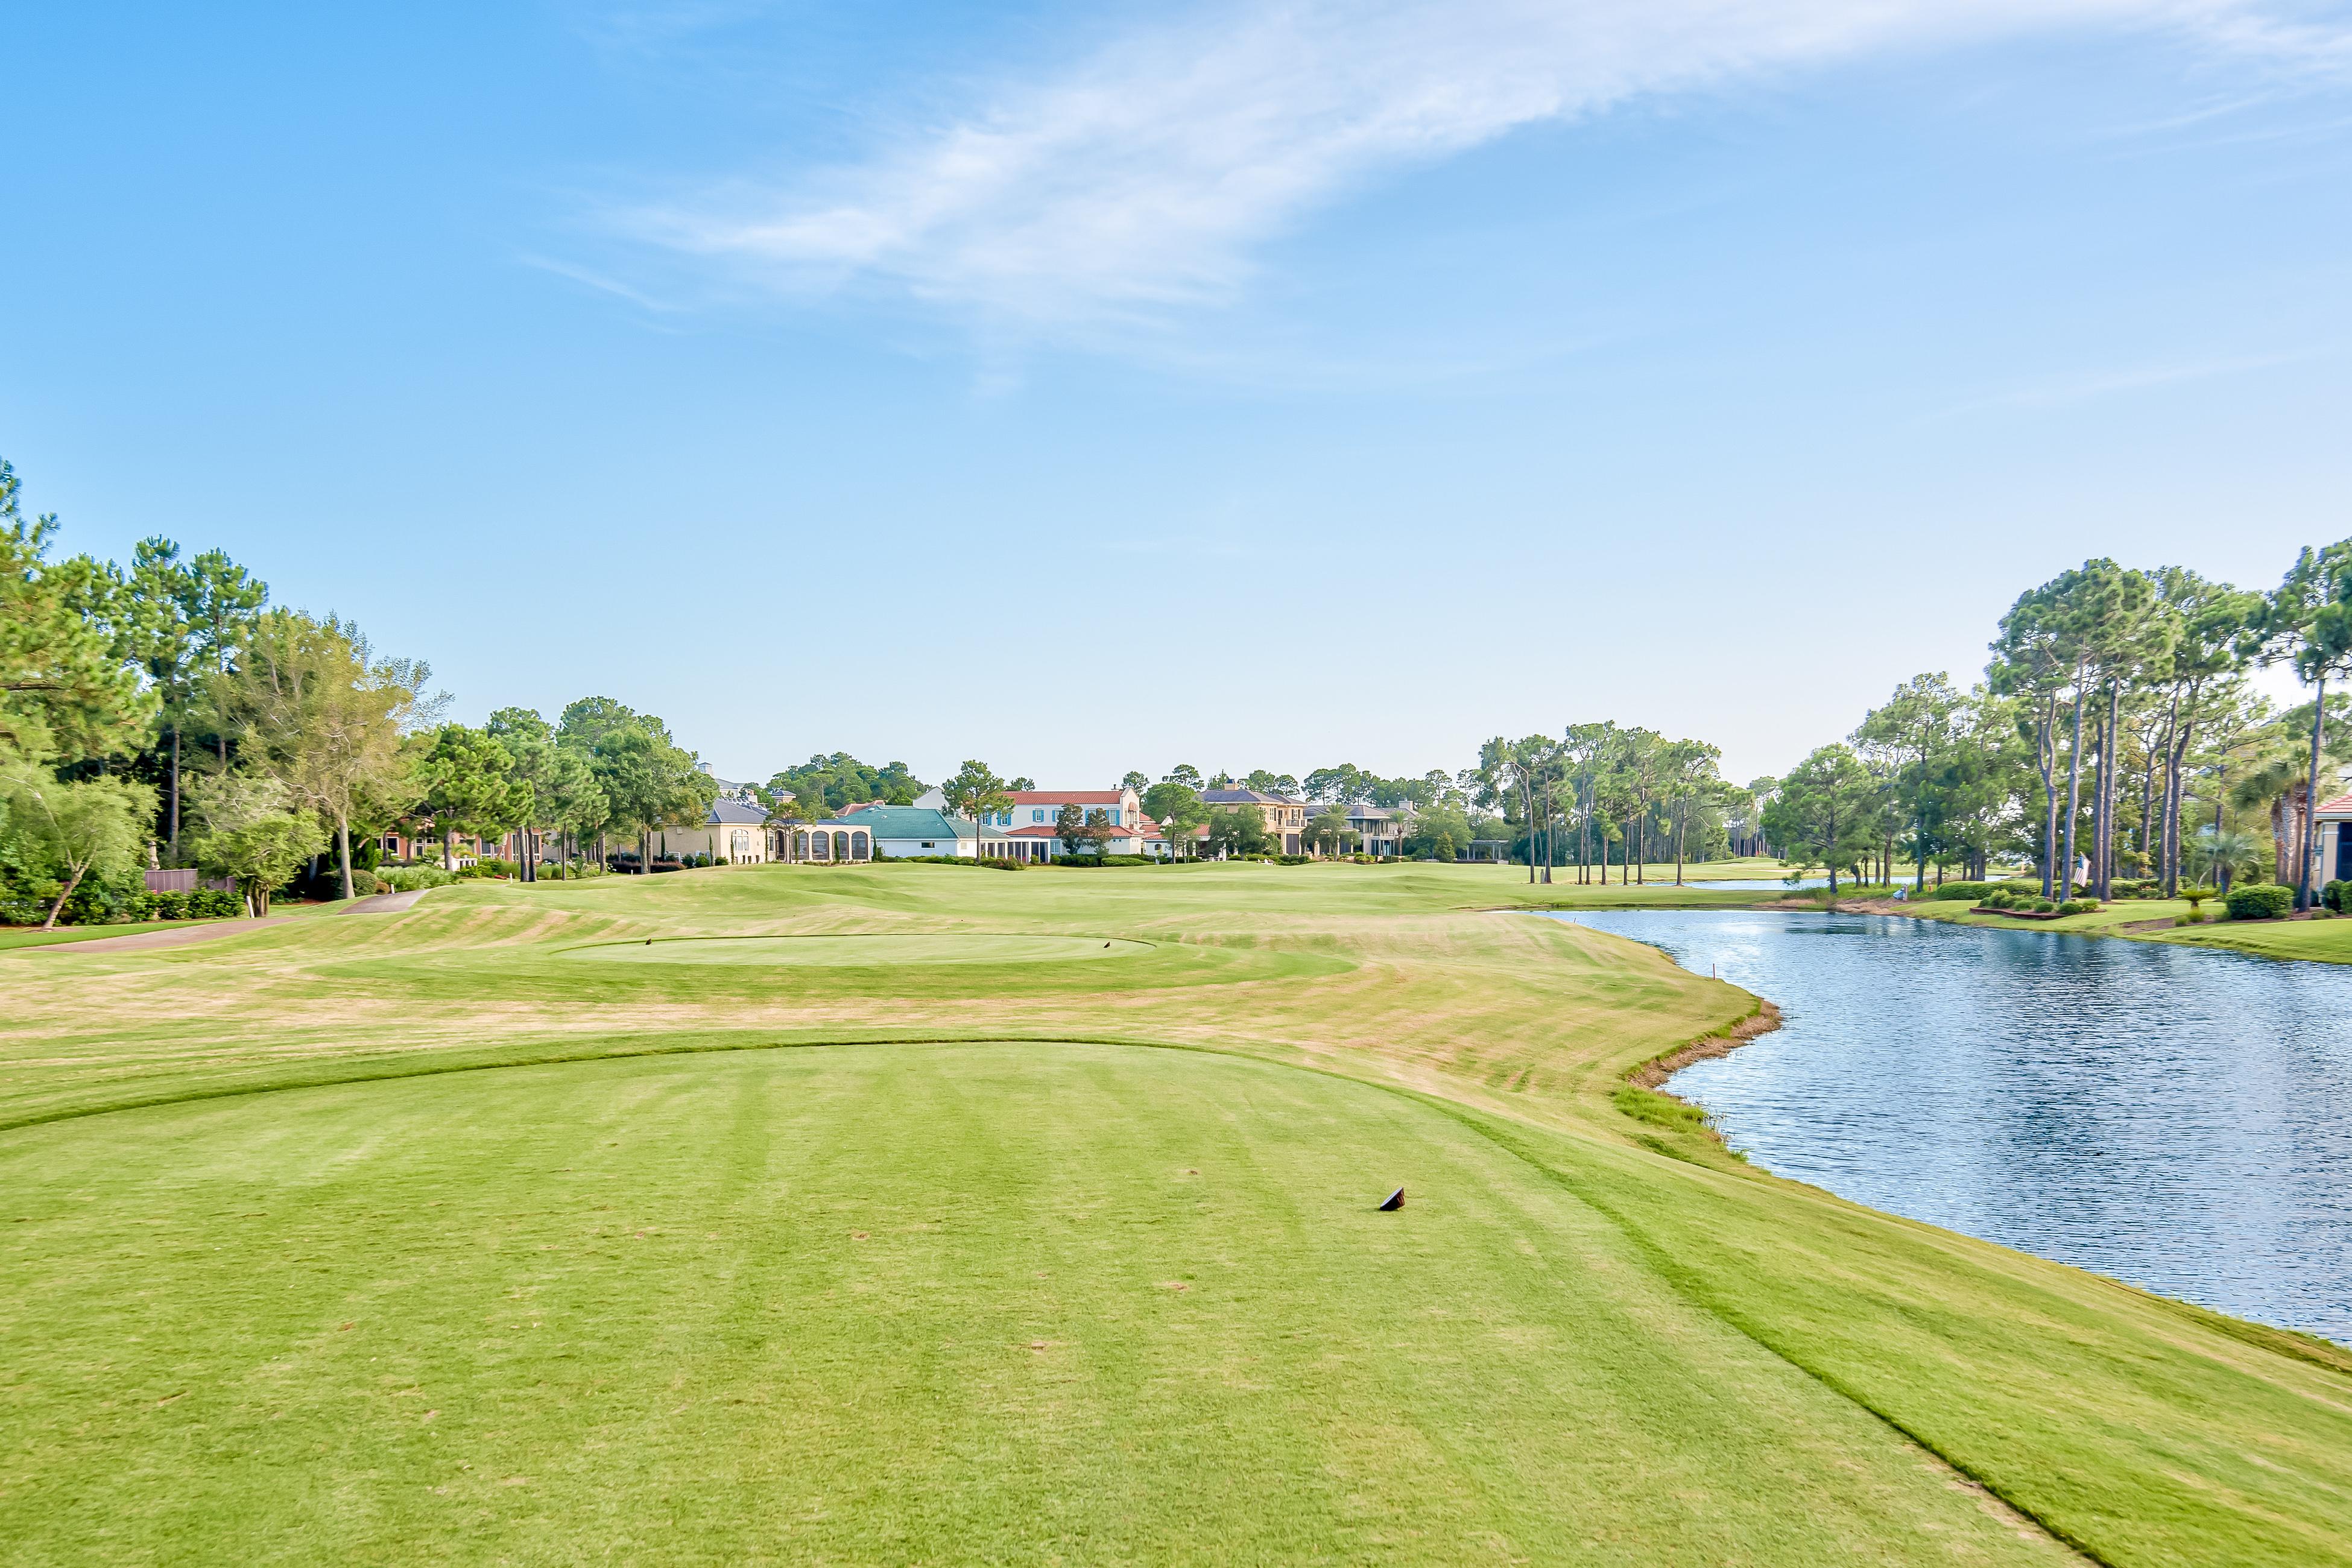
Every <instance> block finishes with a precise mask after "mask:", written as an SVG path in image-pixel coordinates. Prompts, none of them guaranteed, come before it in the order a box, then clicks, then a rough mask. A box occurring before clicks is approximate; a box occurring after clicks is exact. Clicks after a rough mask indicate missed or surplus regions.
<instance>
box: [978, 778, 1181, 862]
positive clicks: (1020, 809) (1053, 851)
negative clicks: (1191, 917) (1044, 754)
mask: <svg viewBox="0 0 2352 1568" xmlns="http://www.w3.org/2000/svg"><path fill="white" fill-rule="evenodd" d="M1005 793H1006V795H1008V796H1009V797H1010V798H1011V800H1012V802H1013V804H1012V805H1010V806H1008V807H1007V808H1005V809H1004V810H1003V811H998V812H992V813H991V814H990V815H989V816H988V817H987V818H986V824H987V826H990V827H991V828H992V829H999V830H1002V831H1003V833H1004V834H1005V836H1006V837H1008V838H1010V839H1011V840H1012V841H1013V845H1014V849H1013V858H1014V859H1016V860H1052V859H1057V858H1060V857H1061V855H1062V854H1063V853H1064V851H1063V848H1062V838H1061V828H1060V827H1059V826H1057V825H1058V824H1059V823H1060V821H1061V816H1062V808H1063V807H1064V806H1066V805H1074V806H1076V807H1077V808H1078V810H1079V811H1080V812H1082V813H1083V814H1085V815H1086V816H1088V817H1092V816H1094V815H1095V814H1096V813H1097V812H1099V813H1101V814H1102V816H1103V818H1104V820H1105V821H1106V823H1108V826H1109V827H1110V829H1111V831H1110V834H1109V836H1108V837H1107V838H1105V839H1104V841H1103V853H1104V854H1106V855H1147V854H1151V853H1154V851H1153V849H1152V848H1151V847H1150V841H1151V840H1152V839H1153V838H1155V837H1158V835H1159V832H1160V825H1159V824H1158V823H1156V822H1154V821H1152V820H1151V818H1150V816H1146V815H1145V814H1144V810H1143V802H1142V800H1141V799H1140V798H1139V796H1138V795H1136V793H1135V791H1134V790H1132V789H1129V788H1127V787H1125V786H1123V785H1122V786H1121V787H1120V788H1118V789H1016V790H1008V791H1006V792H1005Z"/></svg>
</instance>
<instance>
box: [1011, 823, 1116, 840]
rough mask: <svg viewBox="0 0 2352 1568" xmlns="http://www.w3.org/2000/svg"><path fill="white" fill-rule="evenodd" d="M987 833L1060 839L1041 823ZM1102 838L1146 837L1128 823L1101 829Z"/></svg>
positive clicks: (1053, 828) (1057, 831) (1055, 831)
mask: <svg viewBox="0 0 2352 1568" xmlns="http://www.w3.org/2000/svg"><path fill="white" fill-rule="evenodd" d="M989 832H990V835H991V836H992V837H997V838H1058V837H1061V833H1062V830H1061V829H1060V828H1058V827H1056V826H1054V825H1053V824H1052V823H1050V822H1047V823H1041V824H1039V825H1038V826H1034V827H1001V828H991V829H990V830H989ZM1103 837H1106V838H1137V837H1148V836H1147V835H1146V834H1145V833H1144V831H1143V829H1142V828H1141V827H1140V826H1137V825H1136V824H1134V823H1129V824H1128V825H1127V826H1123V827H1118V826H1111V827H1105V828H1104V829H1103Z"/></svg>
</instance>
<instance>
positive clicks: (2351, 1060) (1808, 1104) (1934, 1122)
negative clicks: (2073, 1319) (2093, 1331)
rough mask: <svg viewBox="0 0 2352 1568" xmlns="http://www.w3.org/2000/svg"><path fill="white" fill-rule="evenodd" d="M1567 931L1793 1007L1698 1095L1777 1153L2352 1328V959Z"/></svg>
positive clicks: (2141, 946)
mask: <svg viewBox="0 0 2352 1568" xmlns="http://www.w3.org/2000/svg"><path fill="white" fill-rule="evenodd" d="M1554 918H1558V919H1563V920H1567V921H1572V922H1574V923H1577V924H1580V925H1589V926H1593V927H1596V928H1598V929H1600V930H1602V931H1614V932H1616V933H1618V934H1619V935H1622V936H1628V937H1632V938H1633V939H1634V940H1636V941H1639V942H1652V943H1654V944H1656V945H1657V946H1659V947H1661V948H1664V950H1665V951H1666V952H1669V953H1671V954H1673V956H1674V957H1675V960H1676V961H1677V962H1679V963H1682V964H1683V965H1684V966H1685V967H1686V968H1689V969H1693V970H1696V971H1697V972H1699V973H1707V972H1708V971H1709V969H1710V968H1712V969H1713V970H1714V971H1715V972H1716V973H1720V974H1721V975H1722V976H1723V978H1724V979H1726V980H1728V981H1730V982H1732V983H1733V984H1737V985H1740V986H1743V987H1745V988H1746V989H1748V990H1749V991H1752V992H1754V993H1756V994H1758V995H1759V996H1765V997H1769V998H1770V999H1771V1000H1772V1001H1773V1002H1775V1003H1777V1004H1778V1005H1780V1010H1781V1013H1782V1016H1783V1017H1784V1019H1785V1021H1786V1022H1785V1026H1784V1027H1782V1028H1781V1029H1780V1030H1778V1031H1776V1032H1774V1033H1772V1034H1769V1035H1766V1036H1764V1037H1762V1038H1760V1039H1759V1040H1757V1041H1756V1042H1755V1043H1753V1044H1751V1045H1748V1046H1745V1047H1741V1048H1740V1049H1738V1050H1737V1051H1734V1052H1732V1053H1731V1055H1729V1056H1727V1057H1724V1058H1718V1059H1717V1060H1713V1061H1704V1062H1699V1063H1696V1064H1695V1065H1693V1066H1692V1067H1689V1068H1685V1069H1684V1070H1683V1071H1682V1072H1680V1073H1678V1074H1676V1075H1675V1079H1674V1080H1673V1082H1672V1085H1671V1087H1672V1089H1673V1090H1674V1092H1675V1093H1676V1094H1679V1095H1681V1096H1682V1097H1683V1098H1685V1099H1686V1100H1695V1101H1696V1102H1698V1103H1699V1104H1702V1105H1704V1106H1705V1107H1706V1109H1707V1110H1708V1111H1709V1112H1710V1113H1712V1114H1713V1115H1714V1117H1715V1119H1716V1121H1717V1125H1718V1126H1719V1127H1720V1129H1721V1131H1722V1132H1723V1134H1724V1136H1725V1138H1726V1139H1727V1141H1728V1142H1730V1143H1731V1145H1732V1146H1733V1147H1734V1148H1737V1149H1739V1150H1741V1151H1742V1152H1745V1153H1747V1154H1748V1157H1749V1158H1750V1159H1752V1160H1754V1161H1756V1162H1757V1163H1759V1164H1762V1165H1764V1166H1767V1167H1769V1169H1771V1170H1773V1171H1775V1172H1778V1173H1780V1174H1781V1175H1784V1176H1790V1177H1793V1178H1795V1179H1796V1180H1798V1181H1802V1182H1811V1183H1812V1184H1815V1185H1817V1186H1822V1187H1827V1188H1828V1189H1830V1190H1831V1191H1832V1192H1834V1193H1837V1194H1841V1195H1843V1196H1845V1197H1848V1198H1852V1199H1853V1200H1855V1201H1856V1202H1858V1203H1864V1204H1868V1205H1871V1206H1872V1207H1874V1208H1880V1209H1886V1210H1889V1211H1892V1212H1894V1213H1896V1214H1903V1215H1911V1216H1912V1217H1914V1218H1916V1219H1922V1220H1926V1221H1928V1222H1929V1223H1931V1224H1934V1225H1939V1226H1947V1227H1948V1228H1950V1229H1953V1230H1958V1231H1965V1232H1967V1233H1968V1234H1969V1235H1971V1236H1978V1237H1984V1238H1985V1239H1987V1240H1989V1241H1997V1242H2000V1243H2001V1244H2003V1245H2004V1246H2009V1247H2018V1248H2020V1249H2021V1250H2024V1251H2028V1252H2034V1253H2039V1254H2041V1255H2042V1257H2044V1258H2056V1259H2058V1260H2059V1261H2061V1262H2064V1263H2071V1264H2074V1265H2077V1266H2078V1267H2081V1268H2090V1269H2095V1270H2096V1271H2098V1272H2099V1273H2102V1274H2106V1275H2111V1276H2113V1277H2115V1278H2116V1279H2124V1280H2127V1281H2129V1282H2130V1283H2132V1284H2134V1285H2137V1286H2140V1287H2143V1288H2144V1289H2150V1290H2155V1291H2158V1292H2161V1293H2162V1294H2164V1295H2168V1296H2175V1297H2179V1298H2181V1299H2183V1300H2191V1301H2196V1302H2199V1303H2200V1304H2202V1305H2205V1306H2209V1307H2214V1308H2218V1309H2220V1310H2223V1311H2226V1312H2231V1313H2235V1314H2237V1315H2239V1316H2241V1317H2247V1318H2253V1319H2257V1320H2260V1321H2264V1322H2269V1323H2276V1324H2280V1325H2283V1326H2284V1327H2288V1328H2295V1329H2302V1330H2305V1331H2309V1332H2313V1333H2318V1334H2325V1335H2327V1336H2328V1337H2330V1338H2333V1339H2336V1340H2342V1341H2346V1342H2352V966H2337V965H2332V964H2321V963H2281V962H2278V961H2276V960H2272V959H2262V958H2253V957H2249V956H2245V955H2243V954H2238V953H2229V952H2212V951H2208V950H2199V949H2192V948H2183V947H2170V946H2165V945H2161V944H2158V943H2152V942H2126V941H2122V940H2119V939H2118V940H2105V941H2098V940H2088V939H2084V938H2082V937H2073V936H2061V935H2058V934H2056V933H2053V932H2049V931H1997V930H1985V929H1980V928H1977V927H1969V926H1950V925H1939V924H1933V923H1930V922H1927V921H1916V920H1906V919H1903V918H1901V917H1899V916H1898V917H1889V916H1874V915H1832V914H1812V913H1763V912H1749V911H1741V910H1610V911H1601V912H1578V913H1573V914H1563V915H1559V916H1556V917H1554Z"/></svg>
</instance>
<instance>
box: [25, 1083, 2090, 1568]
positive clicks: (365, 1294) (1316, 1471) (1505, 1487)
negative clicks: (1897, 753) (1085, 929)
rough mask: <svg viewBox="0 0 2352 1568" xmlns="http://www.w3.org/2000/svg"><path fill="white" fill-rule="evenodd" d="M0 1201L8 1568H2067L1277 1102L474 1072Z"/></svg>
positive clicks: (1625, 1259)
mask: <svg viewBox="0 0 2352 1568" xmlns="http://www.w3.org/2000/svg"><path fill="white" fill-rule="evenodd" d="M1400 1183H1401V1184H1403V1185H1404V1186H1405V1188H1406V1189H1407V1192H1408V1194H1409V1198H1408V1203H1407V1206H1406V1207H1405V1208H1404V1209H1403V1210H1402V1212H1401V1213H1396V1214H1381V1213H1377V1212H1375V1208H1374V1205H1376V1204H1377V1203H1378V1202H1379V1201H1380V1199H1381V1196H1383V1195H1384V1194H1386V1193H1387V1192H1388V1191H1389V1190H1390V1189H1391V1187H1393V1186H1396V1185H1397V1184H1400ZM0 1192H5V1193H6V1194H8V1197H7V1205H8V1206H7V1208H6V1209H5V1211H0V1212H5V1214H6V1215H7V1218H8V1219H9V1221H11V1222H21V1223H10V1224H9V1225H7V1226H6V1227H5V1228H6V1231H7V1233H8V1234H7V1235H6V1237H5V1241H6V1244H7V1250H6V1252H5V1263H0V1287H5V1288H0V1346H5V1348H6V1354H7V1365H6V1373H7V1375H6V1376H5V1378H0V1410H5V1415H6V1421H5V1426H6V1428H7V1430H8V1432H9V1434H10V1436H9V1440H8V1441H7V1443H6V1444H5V1445H0V1540H5V1541H6V1542H9V1546H8V1548H7V1551H6V1552H5V1553H0V1555H7V1556H9V1557H11V1558H15V1559H20V1560H22V1561H26V1562H89V1561H96V1560H120V1559H135V1560H142V1561H144V1560H152V1559H155V1558H160V1557H174V1558H186V1559H191V1560H206V1561H215V1562H257V1561H269V1560H276V1559H299V1560H302V1561H310V1562H317V1561H322V1560H328V1561H331V1560H339V1559H351V1560H358V1561H410V1562H416V1561H431V1560H444V1559H450V1558H463V1559H467V1560H477V1561H491V1560H499V1561H508V1560H512V1561H525V1562H548V1561H575V1560H576V1561H587V1560H604V1559H608V1558H610V1559H615V1560H629V1559H636V1560H646V1559H661V1558H669V1557H678V1558H688V1559H692V1560H696V1561H703V1562H753V1561H790V1562H862V1563H863V1562H941V1563H944V1562H966V1563H969V1562H1015V1561H1018V1562H1032V1561H1085V1562H1174V1561H1191V1562H1228V1563H1252V1562H1255V1563H1265V1562H1289V1561H1301V1560H1314V1561H1330V1562H1365V1561H1380V1562H1386V1563H1422V1562H1431V1563H1461V1562H1468V1561H1481V1562H1483V1561H1487V1560H1489V1559H1492V1560H1494V1561H1497V1562H1509V1561H1513V1560H1519V1561H1527V1560H1533V1561H1537V1562H1542V1563H1622V1564H1633V1563H1644V1564H1646V1563H1666V1562H1675V1563H1724V1562H1739V1563H1806V1564H1815V1563H1875V1564H1893V1563H1950V1562H1961V1563H2004V1562H2019V1563H2054V1562H2057V1561H2060V1560H2061V1559H2062V1557H2063V1553H2061V1552H2059V1551H2057V1550H2056V1549H2055V1548H2054V1547H2053V1546H2052V1545H2051V1543H2050V1542H2047V1541H2046V1540H2040V1539H2037V1538H2033V1537H2031V1536H2021V1535H2020V1534H2019V1532H2017V1531H2014V1530H2012V1529H2010V1528H2008V1527H2005V1526H2004V1525H2003V1524H2002V1523H2001V1522H2000V1521H1999V1520H1997V1519H1995V1518H1993V1517H1992V1516H1990V1514H1988V1513H1987V1512H1986V1511H1985V1510H1983V1509H1981V1508H1980V1507H1979V1503H1978V1500H1977V1499H1976V1498H1975V1497H1973V1496H1972V1495H1970V1494H1969V1493H1967V1492H1965V1491H1963V1490H1961V1489H1958V1488H1956V1487H1954V1486H1953V1485H1952V1484H1951V1483H1950V1481H1949V1479H1948V1478H1947V1477H1946V1476H1945V1475H1944V1474H1942V1473H1940V1472H1939V1471H1938V1470H1937V1468H1935V1467H1934V1466H1932V1465H1929V1464H1927V1463H1924V1462H1923V1460H1922V1457H1921V1456H1920V1454H1919V1453H1918V1451H1917V1450H1916V1449H1915V1448H1913V1447H1910V1446H1909V1445H1907V1444H1906V1443H1905V1442H1904V1441H1903V1440H1902V1439H1901V1438H1900V1437H1899V1436H1897V1435H1895V1433H1894V1432H1893V1431H1891V1430H1890V1429H1888V1428H1887V1427H1885V1426H1884V1425H1882V1424H1881V1423H1879V1422H1878V1421H1877V1420H1876V1419H1875V1418H1874V1417H1873V1416H1871V1415H1868V1414H1867V1413H1866V1412H1864V1411H1863V1410H1862V1409H1860V1408H1859V1407H1858V1406H1856V1405H1853V1404H1852V1403H1851V1402H1850V1401H1847V1400H1845V1399H1843V1398H1841V1397H1839V1396H1838V1395H1837V1394H1833V1393H1832V1392H1831V1391H1830V1390H1828V1389H1827V1388H1825V1387H1823V1386H1822V1384H1820V1383H1818V1382H1817V1381H1815V1380H1814V1379H1812V1378H1810V1377H1808V1376H1806V1375H1805V1374H1804V1373H1801V1372H1799V1371H1798V1370H1796V1369H1795V1368H1794V1367H1791V1366H1790V1365H1789V1364H1787V1363H1785V1362H1783V1361H1781V1360H1780V1359H1779V1358H1778V1357H1776V1356H1774V1355H1772V1354H1771V1353H1769V1352H1767V1351H1765V1350H1763V1349H1761V1348H1760V1347H1759V1346H1758V1345H1756V1344H1755V1343H1754V1342H1751V1341H1749V1340H1748V1339H1747V1338H1746V1337H1744V1336H1742V1335H1741V1334H1739V1333H1738V1332H1736V1331H1733V1330H1731V1329H1730V1328H1728V1327H1727V1326H1726V1325H1725V1324H1724V1323H1723V1322H1722V1321H1720V1320H1719V1319H1717V1318H1716V1317H1714V1316H1713V1315H1711V1314H1707V1313H1703V1312H1699V1311H1696V1310H1693V1309H1692V1308H1691V1307H1689V1306H1688V1305H1687V1304H1686V1303H1685V1301H1684V1300H1682V1299H1681V1298H1680V1297H1678V1296H1677V1295H1676V1294H1675V1291H1674V1290H1673V1289H1670V1288H1669V1287H1667V1286H1666V1285H1665V1284H1664V1282H1663V1281H1661V1280H1660V1279H1658V1278H1657V1277H1656V1276H1655V1275H1654V1273H1653V1272H1651V1271H1650V1270H1648V1269H1646V1268H1643V1267H1641V1266H1640V1263H1639V1259H1638V1257H1637V1255H1636V1252H1635V1250H1634V1248H1633V1245H1632V1244H1631V1243H1629V1241H1628V1240H1627V1238H1626V1237H1625V1236H1624V1234H1623V1233H1622V1231H1621V1230H1620V1229H1619V1228H1618V1227H1617V1226H1614V1225H1612V1223H1610V1222H1609V1221H1608V1220H1607V1219H1606V1218H1605V1217H1603V1216H1602V1215H1601V1214H1599V1213H1598V1212H1596V1211H1595V1210H1594V1209H1593V1208H1591V1206H1589V1205H1586V1204H1584V1203H1582V1202H1580V1200H1579V1199H1578V1198H1577V1197H1576V1196H1575V1195H1574V1194H1571V1193H1570V1192H1568V1191H1566V1190H1565V1189H1564V1188H1562V1187H1561V1186H1560V1185H1559V1184H1558V1183H1557V1182H1554V1181H1550V1180H1548V1179H1546V1177H1545V1176H1544V1175H1543V1174H1542V1173H1540V1172H1539V1171H1538V1170H1537V1169H1535V1168H1534V1167H1532V1166H1530V1165H1528V1163H1525V1162H1524V1161H1522V1160H1519V1159H1517V1158H1516V1157H1514V1156H1513V1155H1511V1154H1510V1153H1508V1152H1506V1151H1505V1150H1503V1149H1501V1148H1500V1147H1498V1146H1497V1145H1496V1144H1495V1143H1494V1142H1489V1141H1488V1140H1487V1139H1486V1138H1484V1137H1482V1136H1481V1135H1479V1134H1478V1133H1477V1132H1476V1131H1474V1130H1472V1129H1470V1128H1468V1127H1465V1125H1464V1124H1462V1123H1461V1122H1460V1121H1456V1120H1454V1118H1452V1117H1449V1116H1447V1115H1445V1114H1444V1113H1442V1112H1440V1111H1438V1110H1434V1109H1433V1108H1432V1107H1430V1106H1429V1105H1427V1104H1426V1103H1424V1102H1422V1101H1420V1100H1415V1099H1412V1098H1410V1097H1407V1096H1402V1095H1398V1094H1394V1093H1391V1092H1386V1091H1383V1090H1381V1089H1374V1088H1371V1087H1369V1086H1366V1085H1363V1084H1360V1083H1356V1082H1352V1081H1346V1080H1341V1079H1333V1078H1328V1077H1326V1076H1323V1075H1320V1074H1315V1073H1309V1072H1304V1071H1300V1070H1297V1069H1295V1068H1282V1067H1277V1066H1272V1065H1268V1064H1264V1063H1256V1062H1248V1061H1242V1060H1236V1059H1234V1058H1224V1057H1217V1056H1210V1055H1203V1054H1200V1053H1195V1052H1187V1051H1160V1050H1152V1049H1149V1048H1126V1049H1121V1048H1117V1047H1093V1046H1069V1045H1036V1044H1030V1045H1019V1046H1014V1045H968V1046H945V1047H919V1046H907V1047H819V1048H806V1049H796V1050H770V1051H747V1052H741V1053H734V1054H730V1055H726V1056H718V1057H710V1056H703V1057H690V1058H639V1059H633V1060H607V1061H600V1062H593V1063H574V1064H565V1065H561V1066H546V1067H531V1068H506V1069H500V1070H496V1071H488V1072H470V1073H455V1074H446V1075H441V1076H436V1077H431V1078H425V1079H403V1080H394V1081H387V1082H377V1083H361V1084H346V1085H341V1086H336V1087H331V1088H321V1089H299V1090H292V1091H287V1092H280V1093H274V1094H266V1095H258V1096H254V1097H250V1098H248V1099H245V1100H230V1101H209V1102H204V1103H199V1104H192V1105H183V1106H173V1107H163V1108H155V1109H151V1110H137V1111H128V1112H121V1113H118V1114H114V1115H110V1116H103V1117H98V1118H93V1119H89V1120H83V1121H74V1122H68V1123H62V1124H58V1125H55V1126H49V1127H38V1128H30V1129H21V1130H18V1131H16V1132H14V1133H12V1134H10V1135H9V1137H8V1138H7V1139H6V1140H5V1142H0Z"/></svg>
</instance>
